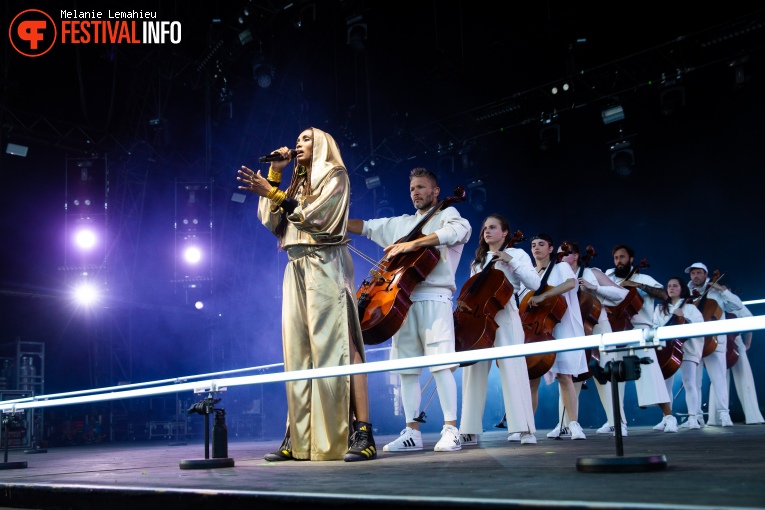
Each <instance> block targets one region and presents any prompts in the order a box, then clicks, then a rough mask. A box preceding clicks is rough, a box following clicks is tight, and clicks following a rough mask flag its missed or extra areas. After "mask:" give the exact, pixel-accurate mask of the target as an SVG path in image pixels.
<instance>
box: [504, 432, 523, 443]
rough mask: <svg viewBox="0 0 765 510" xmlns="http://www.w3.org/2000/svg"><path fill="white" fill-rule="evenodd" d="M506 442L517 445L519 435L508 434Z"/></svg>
mask: <svg viewBox="0 0 765 510" xmlns="http://www.w3.org/2000/svg"><path fill="white" fill-rule="evenodd" d="M507 440H508V441H510V442H511V443H518V442H520V441H521V433H520V432H516V433H515V434H510V435H509V436H507Z"/></svg>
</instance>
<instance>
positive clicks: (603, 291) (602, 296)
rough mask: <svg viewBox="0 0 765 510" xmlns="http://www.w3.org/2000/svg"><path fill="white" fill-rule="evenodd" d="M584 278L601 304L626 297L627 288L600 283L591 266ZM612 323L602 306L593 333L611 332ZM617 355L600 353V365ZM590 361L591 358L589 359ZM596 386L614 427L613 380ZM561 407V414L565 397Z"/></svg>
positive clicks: (621, 388)
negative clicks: (593, 287)
mask: <svg viewBox="0 0 765 510" xmlns="http://www.w3.org/2000/svg"><path fill="white" fill-rule="evenodd" d="M597 271H600V269H597ZM582 278H584V280H585V281H587V283H591V284H592V285H595V287H596V288H595V291H594V293H595V297H597V298H598V301H600V303H601V304H603V302H604V301H605V300H610V301H611V302H615V303H618V302H619V301H621V300H622V299H624V297H625V296H626V295H627V289H625V288H622V287H614V286H611V285H600V284H599V283H598V279H597V278H596V277H595V274H594V273H593V272H592V269H590V268H589V267H585V268H584V271H582ZM580 291H581V292H588V291H587V290H586V289H584V288H580ZM611 332H612V330H611V323H609V322H608V314H607V313H606V307H605V306H602V307H601V309H600V316H599V317H598V323H597V324H596V325H595V327H593V328H592V334H593V335H602V334H604V333H611ZM615 359H616V357H615V356H614V353H610V352H608V353H603V352H601V353H600V366H601V367H604V366H605V365H606V363H608V362H609V361H614V360H615ZM588 362H589V360H588ZM624 386H625V383H623V382H621V383H619V407H620V409H619V411H620V413H621V419H622V423H625V424H626V423H627V418H626V416H625V415H624ZM578 388H581V384H578ZM595 388H597V390H598V396H599V397H600V403H601V404H602V405H603V409H604V410H605V412H606V418H607V419H608V424H609V425H611V426H612V427H613V426H614V410H613V398H612V396H611V381H607V382H606V384H600V383H599V382H598V381H597V380H596V381H595ZM559 408H560V414H561V415H562V414H563V398H562V397H561V398H560V401H559ZM564 424H565V425H568V423H567V422H564Z"/></svg>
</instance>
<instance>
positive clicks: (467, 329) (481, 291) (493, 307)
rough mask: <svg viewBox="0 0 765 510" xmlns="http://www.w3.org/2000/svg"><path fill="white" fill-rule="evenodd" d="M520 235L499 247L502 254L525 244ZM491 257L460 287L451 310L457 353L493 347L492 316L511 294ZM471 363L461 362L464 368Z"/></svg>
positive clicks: (511, 291)
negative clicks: (521, 242)
mask: <svg viewBox="0 0 765 510" xmlns="http://www.w3.org/2000/svg"><path fill="white" fill-rule="evenodd" d="M525 240H526V239H525V238H524V237H523V232H521V231H520V230H516V231H515V233H514V234H513V237H512V238H511V239H509V240H507V239H506V240H505V242H504V243H503V244H502V247H501V248H500V251H504V250H505V249H506V248H508V247H511V248H512V247H513V245H514V244H515V243H518V242H520V241H525ZM497 259H498V258H497V256H496V255H495V256H494V257H493V258H492V259H491V260H490V261H489V263H488V264H486V266H484V268H483V269H482V270H481V271H480V272H478V273H476V274H474V275H473V276H471V277H470V278H469V279H468V281H466V282H465V284H464V285H463V286H462V289H461V290H460V294H459V297H458V298H457V307H456V310H455V311H454V314H453V315H454V347H455V350H456V351H457V352H462V351H469V350H473V349H486V348H488V347H492V346H494V339H495V337H496V333H497V328H499V325H498V324H497V322H496V321H495V320H494V317H495V316H496V315H497V313H499V311H500V310H502V309H503V308H504V307H505V305H507V302H508V301H509V300H510V298H511V297H512V295H513V290H514V289H513V285H512V284H511V283H510V282H509V281H507V278H506V277H505V273H503V272H502V271H501V270H500V269H496V268H494V262H495V261H496V260H497ZM472 364H473V363H463V364H461V365H460V366H463V367H464V366H468V365H472Z"/></svg>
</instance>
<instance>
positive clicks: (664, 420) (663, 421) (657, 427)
mask: <svg viewBox="0 0 765 510" xmlns="http://www.w3.org/2000/svg"><path fill="white" fill-rule="evenodd" d="M666 426H667V417H666V416H665V417H663V418H662V419H661V421H660V422H659V423H658V425H654V426H653V430H661V431H663V430H664V428H665V427H666Z"/></svg>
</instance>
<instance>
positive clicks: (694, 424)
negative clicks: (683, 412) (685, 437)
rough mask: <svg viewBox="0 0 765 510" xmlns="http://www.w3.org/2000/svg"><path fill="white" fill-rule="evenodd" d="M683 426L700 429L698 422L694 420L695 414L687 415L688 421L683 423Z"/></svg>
mask: <svg viewBox="0 0 765 510" xmlns="http://www.w3.org/2000/svg"><path fill="white" fill-rule="evenodd" d="M683 427H687V428H689V429H700V428H701V427H699V422H698V421H696V416H689V417H688V421H686V422H685V423H683Z"/></svg>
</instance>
